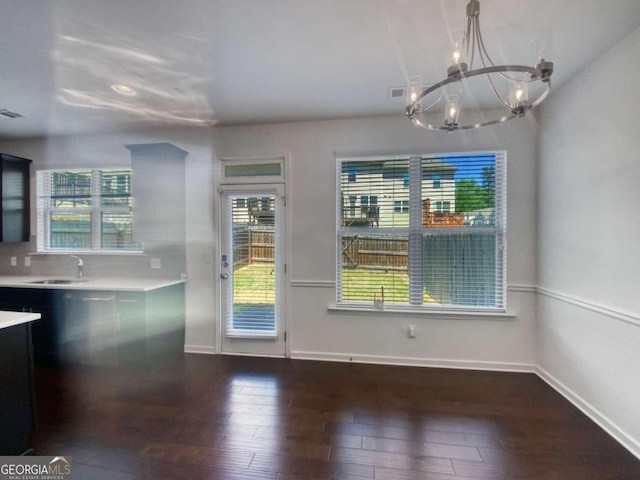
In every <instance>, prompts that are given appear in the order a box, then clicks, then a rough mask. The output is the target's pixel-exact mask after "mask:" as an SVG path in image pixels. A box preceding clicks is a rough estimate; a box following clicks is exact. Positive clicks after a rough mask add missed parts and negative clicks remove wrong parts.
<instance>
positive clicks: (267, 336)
mask: <svg viewBox="0 0 640 480" xmlns="http://www.w3.org/2000/svg"><path fill="white" fill-rule="evenodd" d="M225 336H226V337H227V338H235V339H243V338H246V339H248V340H250V339H252V338H256V339H263V340H277V339H278V334H277V333H273V332H271V333H268V332H267V333H262V332H258V331H256V332H251V331H247V332H227V333H225Z"/></svg>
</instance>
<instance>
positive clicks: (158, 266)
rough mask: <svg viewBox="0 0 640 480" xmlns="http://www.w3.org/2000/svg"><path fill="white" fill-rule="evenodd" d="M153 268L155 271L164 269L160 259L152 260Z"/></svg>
mask: <svg viewBox="0 0 640 480" xmlns="http://www.w3.org/2000/svg"><path fill="white" fill-rule="evenodd" d="M151 268H153V269H154V270H159V269H161V268H162V261H161V260H160V259H159V258H152V259H151Z"/></svg>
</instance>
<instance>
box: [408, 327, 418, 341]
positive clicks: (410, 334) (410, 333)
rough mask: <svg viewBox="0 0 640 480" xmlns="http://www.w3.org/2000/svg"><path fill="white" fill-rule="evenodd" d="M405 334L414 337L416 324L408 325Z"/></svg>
mask: <svg viewBox="0 0 640 480" xmlns="http://www.w3.org/2000/svg"><path fill="white" fill-rule="evenodd" d="M407 335H409V338H416V326H415V325H409V326H408V327H407Z"/></svg>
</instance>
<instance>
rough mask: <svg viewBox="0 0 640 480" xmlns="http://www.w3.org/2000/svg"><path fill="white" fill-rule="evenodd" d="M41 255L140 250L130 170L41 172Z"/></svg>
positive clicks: (39, 244)
mask: <svg viewBox="0 0 640 480" xmlns="http://www.w3.org/2000/svg"><path fill="white" fill-rule="evenodd" d="M37 190H38V207H37V210H38V251H41V252H50V251H57V250H60V251H69V250H73V251H95V250H127V251H139V250H141V245H140V244H139V243H137V242H135V241H134V240H133V219H132V213H131V208H132V195H131V170H124V169H120V170H78V171H75V170H65V171H39V172H38V173H37Z"/></svg>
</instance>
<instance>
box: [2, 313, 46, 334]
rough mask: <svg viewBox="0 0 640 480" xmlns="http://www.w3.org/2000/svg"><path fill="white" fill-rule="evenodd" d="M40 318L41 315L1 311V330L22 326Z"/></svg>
mask: <svg viewBox="0 0 640 480" xmlns="http://www.w3.org/2000/svg"><path fill="white" fill-rule="evenodd" d="M39 318H40V314H39V313H31V312H3V311H0V330H2V329H4V328H9V327H13V326H15V325H21V324H23V323H28V322H33V321H34V320H38V319H39Z"/></svg>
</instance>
